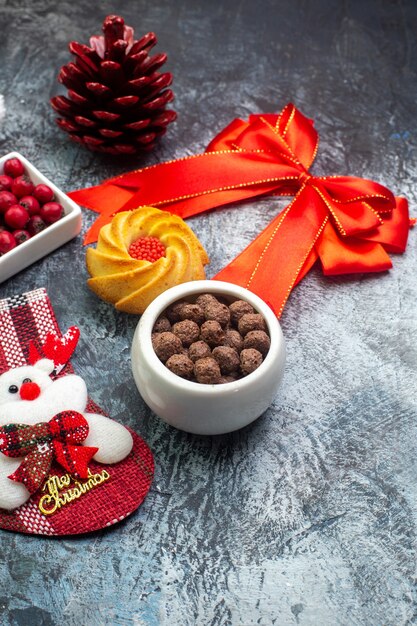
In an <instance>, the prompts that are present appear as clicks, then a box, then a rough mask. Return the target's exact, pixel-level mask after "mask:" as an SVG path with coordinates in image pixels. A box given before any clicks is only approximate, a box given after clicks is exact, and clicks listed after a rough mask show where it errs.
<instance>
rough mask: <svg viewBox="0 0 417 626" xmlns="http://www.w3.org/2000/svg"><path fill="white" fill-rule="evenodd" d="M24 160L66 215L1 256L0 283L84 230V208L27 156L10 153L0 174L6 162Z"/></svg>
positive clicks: (1, 162)
mask: <svg viewBox="0 0 417 626" xmlns="http://www.w3.org/2000/svg"><path fill="white" fill-rule="evenodd" d="M14 158H17V159H20V161H21V162H22V163H23V165H24V167H25V170H26V173H27V174H28V176H29V177H30V179H31V180H32V182H33V183H34V184H35V185H39V184H41V183H43V184H44V185H48V186H49V187H50V188H51V189H52V190H53V192H54V194H55V198H56V201H57V202H59V203H60V204H62V206H63V207H64V211H65V215H64V217H62V218H61V219H60V220H58V221H57V222H55V223H54V224H51V225H50V226H48V227H47V228H45V230H43V231H41V232H40V233H38V234H37V235H35V236H34V237H31V238H30V239H28V240H27V241H25V242H24V243H21V244H20V245H19V246H16V248H13V250H10V251H9V252H6V254H3V256H1V257H0V283H2V282H3V281H4V280H7V279H8V278H10V276H13V275H14V274H17V272H20V270H23V269H24V268H25V267H28V265H31V264H32V263H34V262H35V261H38V260H39V259H40V258H42V257H43V256H45V255H46V254H48V253H49V252H52V250H56V248H59V246H62V245H63V244H64V243H66V242H67V241H69V240H70V239H72V238H73V237H75V236H76V235H78V233H79V232H80V230H81V209H80V207H79V206H78V205H77V204H75V202H73V201H72V200H71V199H70V198H68V196H66V195H65V194H64V192H62V191H61V190H60V189H58V187H57V186H56V185H54V184H53V183H52V182H51V181H50V180H48V179H47V178H46V177H45V176H44V175H43V174H41V173H40V172H39V171H38V170H37V169H36V167H34V166H33V165H32V164H31V163H30V162H29V161H28V160H27V159H25V157H23V156H22V155H21V154H19V153H18V152H9V154H6V155H5V156H4V157H1V158H0V174H3V165H4V162H5V161H7V160H8V159H14Z"/></svg>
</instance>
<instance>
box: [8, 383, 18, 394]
mask: <svg viewBox="0 0 417 626" xmlns="http://www.w3.org/2000/svg"><path fill="white" fill-rule="evenodd" d="M18 391H19V389H18V388H17V387H16V385H10V387H9V393H17V392H18Z"/></svg>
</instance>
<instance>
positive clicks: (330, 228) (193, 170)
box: [69, 104, 414, 317]
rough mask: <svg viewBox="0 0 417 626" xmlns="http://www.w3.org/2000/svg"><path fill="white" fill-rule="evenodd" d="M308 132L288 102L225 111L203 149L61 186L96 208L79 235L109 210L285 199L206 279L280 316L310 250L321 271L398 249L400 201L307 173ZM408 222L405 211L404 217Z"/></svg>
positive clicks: (92, 236)
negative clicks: (80, 185)
mask: <svg viewBox="0 0 417 626" xmlns="http://www.w3.org/2000/svg"><path fill="white" fill-rule="evenodd" d="M317 147H318V134H317V131H316V130H315V129H314V127H313V122H312V120H309V119H307V118H306V117H304V115H302V113H300V112H299V111H298V110H297V109H296V108H295V106H294V105H293V104H288V105H287V106H286V107H285V108H284V109H283V110H282V111H281V113H280V114H279V115H268V114H267V115H252V116H250V118H249V121H248V122H244V121H242V120H239V119H237V120H234V121H233V122H232V123H231V124H230V125H229V126H227V127H226V128H225V129H224V130H223V131H221V132H220V134H219V135H217V137H215V138H214V140H213V141H212V142H211V143H210V145H209V146H208V148H207V151H206V152H205V153H204V154H199V155H196V156H193V157H186V158H184V159H178V160H176V161H168V162H166V163H161V164H160V165H155V166H151V167H148V168H144V169H142V170H137V171H134V172H131V173H128V174H124V175H122V176H118V177H116V178H113V179H110V180H108V181H105V182H104V183H103V184H102V185H99V186H97V187H91V188H88V189H82V190H79V191H75V192H72V193H70V194H69V195H70V196H71V197H72V198H73V200H75V201H76V202H79V203H80V204H83V205H85V206H86V207H88V208H90V209H92V210H94V211H97V212H99V213H101V215H100V217H99V218H98V219H97V220H96V222H95V223H94V224H93V226H92V227H91V228H90V230H89V231H88V233H87V235H86V239H85V243H91V242H93V241H96V240H97V236H98V232H99V230H100V228H101V226H103V225H104V224H106V223H108V222H109V221H110V220H111V217H112V216H113V215H114V214H115V213H116V212H119V211H125V210H129V209H136V208H138V207H140V206H146V205H151V206H157V207H164V208H165V207H166V208H167V209H168V210H169V211H171V212H172V213H175V214H177V215H179V216H181V217H183V218H186V217H189V216H191V215H195V214H197V213H201V212H203V211H206V210H207V209H212V208H214V207H218V206H221V205H224V204H228V203H230V202H236V201H239V200H244V199H247V198H251V197H255V196H261V195H265V194H273V195H295V198H294V199H293V201H292V202H291V204H290V205H289V206H288V207H287V208H286V209H285V210H284V211H283V212H282V213H281V214H280V215H278V216H277V217H276V218H275V219H273V220H272V222H271V223H270V224H269V225H268V226H267V227H266V228H265V230H264V231H263V232H262V233H260V235H258V237H257V238H256V239H255V240H254V241H253V242H252V243H251V244H250V245H249V246H248V247H247V248H246V249H245V250H244V251H243V252H242V253H241V254H240V255H239V256H238V257H237V258H236V259H234V260H233V261H232V262H231V263H230V264H229V265H228V266H227V267H226V268H224V269H223V270H221V271H220V273H219V274H217V275H216V276H215V279H218V280H226V281H230V282H233V283H237V284H239V285H242V286H244V287H247V288H248V289H250V290H251V291H253V292H255V293H257V294H258V295H259V296H260V297H261V298H263V299H264V300H266V301H267V302H268V303H269V304H270V305H271V306H272V308H273V309H274V310H275V312H276V313H277V315H278V317H279V316H280V315H281V313H282V310H283V308H284V305H285V302H286V300H287V298H288V296H289V294H290V292H291V289H292V288H293V286H294V285H295V284H296V283H297V282H299V281H300V280H301V279H302V278H303V277H304V276H305V275H306V274H307V272H308V271H309V270H310V268H311V267H312V265H313V264H314V262H315V261H316V260H317V259H318V258H320V260H321V263H322V266H323V272H324V274H326V275H332V274H348V273H359V272H381V271H384V270H387V269H389V268H390V267H392V263H391V260H390V258H389V256H388V252H399V253H401V252H404V250H405V247H406V244H407V237H408V229H409V225H410V222H409V219H408V204H407V201H406V200H405V198H397V197H395V196H394V195H393V194H392V193H391V191H389V189H387V188H386V187H383V186H382V185H380V184H378V183H375V182H372V181H370V180H365V179H362V178H357V177H353V176H318V177H316V176H312V175H311V174H310V173H309V171H308V170H309V168H310V167H311V165H312V162H313V160H314V158H315V156H316V153H317ZM412 222H414V220H413V221H412Z"/></svg>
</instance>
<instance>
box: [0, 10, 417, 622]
mask: <svg viewBox="0 0 417 626" xmlns="http://www.w3.org/2000/svg"><path fill="white" fill-rule="evenodd" d="M96 5H97V3H93V2H90V1H88V0H71V1H70V0H62V1H61V2H59V3H57V2H52V1H51V0H40V1H38V2H36V3H35V2H30V1H29V0H14V1H11V0H10V1H8V0H0V29H1V31H0V32H1V37H0V60H1V73H0V92H2V93H4V94H5V96H6V105H7V108H8V114H7V118H6V121H5V123H4V124H3V126H2V127H1V128H0V147H1V152H2V154H4V153H6V152H8V151H10V150H13V149H16V150H19V151H21V152H22V153H23V154H24V155H25V156H26V157H28V158H29V159H30V160H32V161H33V162H34V164H35V165H36V166H37V167H38V168H39V169H40V170H41V171H42V172H43V173H45V174H46V175H47V176H48V177H50V178H52V179H53V180H54V181H55V182H56V184H57V185H59V186H60V187H62V188H63V189H64V190H70V189H74V188H78V187H82V186H86V185H89V184H95V183H97V182H99V181H101V180H102V179H104V178H106V177H109V176H112V175H116V174H117V173H119V172H123V171H126V170H128V169H133V167H134V166H136V167H138V166H141V165H148V164H152V163H156V162H158V161H161V160H165V159H171V158H175V157H181V156H184V155H188V154H195V153H197V152H199V151H202V150H203V149H204V147H205V145H206V144H207V143H208V141H209V140H210V139H211V137H212V136H213V133H214V132H215V131H217V130H220V129H221V128H222V127H223V126H224V125H226V124H227V123H228V122H229V121H230V120H231V119H233V118H234V117H237V116H243V117H245V116H247V115H248V114H249V113H251V112H267V111H278V110H279V109H281V108H282V106H284V105H285V104H286V102H288V101H289V100H292V101H294V102H295V103H296V104H297V105H298V106H299V108H300V109H301V110H302V111H303V112H304V113H305V114H306V115H309V116H311V117H313V118H314V119H315V120H316V126H317V128H318V130H319V132H320V136H321V144H320V150H319V154H318V158H317V161H316V165H315V167H314V172H316V173H322V172H323V173H326V174H338V173H341V174H351V175H359V176H364V177H367V178H371V179H375V180H377V181H379V182H381V183H384V184H386V185H387V186H389V187H390V188H391V189H392V190H393V191H395V193H397V194H404V195H406V196H407V197H408V198H409V200H410V204H411V209H412V214H413V212H414V214H415V209H414V206H415V203H416V190H415V183H416V156H417V115H416V113H417V104H416V96H417V85H416V73H417V66H416V55H417V44H416V33H417V4H416V2H415V1H414V0H365V1H362V2H360V1H355V0H344V1H342V0H340V1H337V0H322V1H316V2H314V1H313V0H281V1H278V0H275V1H274V0H269V1H266V0H261V1H259V2H250V1H249V0H242V1H241V2H234V1H230V2H224V3H223V2H220V1H214V2H212V3H208V2H204V1H203V0H198V1H193V0H181V1H175V0H155V1H154V2H145V1H144V0H139V1H137V2H120V3H115V4H112V3H111V2H109V1H108V0H105V1H104V2H101V3H100V8H97V6H96ZM112 12H119V13H121V14H122V15H124V17H125V18H126V21H127V23H128V24H131V25H132V26H134V27H135V29H136V30H137V34H143V33H145V32H148V31H150V30H154V31H155V32H156V33H157V34H158V37H159V42H160V43H159V45H158V51H164V50H165V51H167V52H168V54H169V69H170V70H171V71H172V72H173V73H174V76H175V82H174V90H175V93H176V101H175V108H176V110H177V111H178V113H179V117H178V121H177V122H176V123H175V124H174V125H172V126H171V128H170V130H169V132H168V134H167V136H166V138H164V140H163V142H162V143H161V144H160V145H159V147H158V148H157V150H156V151H155V152H154V153H153V154H151V155H148V156H146V157H145V158H144V159H141V160H133V161H132V160H131V161H124V162H116V161H114V160H113V159H111V158H103V157H99V156H96V155H94V154H91V153H89V152H88V151H85V150H84V149H82V148H79V147H77V146H76V145H75V144H74V145H73V144H72V143H71V142H69V141H68V140H67V139H66V136H65V135H64V133H62V132H61V131H59V129H58V128H57V127H55V125H54V123H53V117H54V116H53V112H52V111H51V109H50V108H49V105H48V100H49V97H50V96H51V95H53V94H55V93H57V91H58V86H57V83H56V80H55V77H56V75H57V72H58V70H59V67H60V66H61V65H62V64H64V63H65V62H67V60H68V59H69V53H68V52H67V50H66V45H67V42H68V41H69V40H71V39H75V40H78V41H81V42H87V41H88V37H89V35H90V34H92V33H98V32H99V30H100V25H101V22H102V19H103V18H104V17H105V15H106V14H108V13H112ZM283 206H284V204H283V203H282V202H281V201H277V200H271V199H269V200H264V201H256V202H253V203H248V204H245V205H240V206H239V207H229V208H227V209H223V210H219V211H217V212H212V213H210V214H207V215H204V216H200V217H198V218H195V219H192V220H189V224H190V225H191V226H192V228H193V229H194V230H195V232H196V233H197V234H198V235H199V237H200V238H201V240H202V242H203V244H204V245H205V246H206V248H207V250H208V252H209V254H210V256H211V259H212V263H211V265H210V266H209V270H208V275H209V277H210V276H213V275H214V274H215V273H216V272H217V271H218V270H219V269H220V268H221V267H223V266H224V265H225V264H226V263H227V262H228V261H229V260H230V259H232V258H233V257H234V256H235V255H236V254H237V253H238V252H239V251H240V250H241V249H242V248H243V247H244V245H245V244H247V243H248V242H249V241H250V240H251V239H252V238H253V236H254V235H255V234H256V233H258V232H259V231H260V230H261V228H262V227H263V226H264V225H266V224H267V223H268V221H269V220H270V219H271V218H272V216H273V215H275V214H276V212H277V211H278V210H279V209H280V208H282V207H283ZM91 222H92V215H91V214H89V213H88V212H85V214H84V230H85V229H86V227H87V225H88V224H90V223H91ZM415 241H416V233H415V232H414V233H412V234H411V238H410V244H409V247H408V250H407V253H406V254H405V255H404V256H402V257H398V256H397V257H396V258H395V259H394V269H393V270H391V271H390V272H389V273H386V274H384V275H381V276H378V277H375V276H359V277H356V278H354V279H351V278H344V279H343V278H342V279H329V278H324V277H323V276H322V275H321V273H320V270H319V269H316V270H313V271H312V272H311V273H310V274H309V276H308V277H307V278H306V279H305V280H304V281H303V282H302V284H301V285H300V286H298V287H297V288H296V290H295V291H294V292H293V294H292V296H291V298H290V300H289V302H288V304H287V307H286V309H285V311H284V315H283V318H282V324H283V330H284V333H285V336H286V339H287V342H288V364H287V368H286V374H285V378H284V382H283V385H282V388H281V391H280V393H279V395H278V396H277V398H276V401H275V403H274V405H273V406H272V407H271V409H270V410H269V411H267V412H266V414H265V415H263V417H262V418H261V419H259V420H258V421H256V422H255V423H254V424H253V425H252V426H250V427H248V428H246V429H244V430H242V431H240V432H237V433H234V434H231V435H228V436H223V437H214V438H199V437H194V436H191V435H187V434H184V433H181V432H178V431H176V430H174V429H172V428H170V427H168V426H166V425H165V424H163V423H161V422H160V421H158V419H157V418H155V417H154V416H153V415H152V414H151V412H150V411H149V410H148V409H147V407H146V406H145V405H144V403H143V402H142V400H141V398H140V397H139V395H138V393H137V392H136V389H135V386H134V383H133V379H132V376H131V373H130V364H129V350H130V342H131V339H132V336H133V332H134V328H135V325H136V323H137V319H136V318H135V317H133V316H128V315H125V314H119V313H116V312H115V311H114V310H113V309H112V308H111V306H109V305H107V304H105V303H104V302H101V301H99V300H98V299H97V298H96V297H95V296H94V295H93V294H92V293H90V292H89V291H88V289H87V287H86V284H85V280H86V270H85V266H84V253H85V250H84V249H83V247H82V245H81V238H77V239H76V240H74V241H72V242H71V243H69V244H67V245H66V246H64V247H63V248H62V249H60V250H59V251H57V252H55V253H53V254H51V255H49V256H48V257H46V258H45V259H43V260H42V261H40V262H38V263H36V264H35V265H33V266H32V267H31V268H29V269H27V270H25V271H24V272H22V273H20V274H19V275H17V276H15V277H14V278H12V279H10V280H9V281H8V282H6V283H3V284H2V285H1V286H0V296H1V297H5V296H10V295H13V294H17V293H20V292H23V291H27V290H29V289H32V288H35V287H41V286H45V287H46V288H47V290H48V293H49V296H50V298H51V300H52V303H53V306H54V309H55V312H56V315H57V317H58V320H59V323H60V325H61V328H62V329H63V330H65V329H66V328H67V327H68V326H69V325H71V324H74V323H75V324H78V325H79V326H80V328H81V331H82V339H81V345H80V347H79V349H78V352H77V354H76V356H75V358H74V360H73V362H74V365H75V367H76V369H77V371H78V373H80V374H82V375H83V376H84V377H85V379H86V380H87V383H88V388H89V391H90V394H91V396H92V397H93V398H94V399H95V400H96V401H97V402H98V403H99V404H100V405H102V406H103V408H105V409H106V410H107V411H108V412H109V413H110V414H111V415H112V416H113V417H115V418H116V419H119V420H120V421H122V422H123V423H125V424H127V425H129V426H131V427H134V428H135V429H136V430H137V431H138V432H139V433H140V434H141V435H142V436H143V437H144V438H145V439H146V440H147V442H148V443H149V445H150V446H151V448H152V449H153V451H154V453H155V458H156V478H155V482H154V484H153V487H152V489H151V491H150V493H149V496H148V498H147V499H146V500H145V502H144V504H143V506H142V507H141V508H140V509H139V511H138V512H137V513H135V514H134V515H132V516H131V517H130V518H129V519H128V520H126V521H125V522H124V523H122V524H120V525H119V526H117V527H114V528H112V529H110V530H108V531H106V532H102V533H97V534H95V535H92V536H88V537H84V538H73V539H63V540H62V539H61V540H51V539H40V538H36V537H24V536H20V535H15V534H8V533H6V532H1V535H0V559H1V564H0V611H1V616H0V621H1V623H2V624H5V625H13V626H14V625H19V626H20V625H22V626H23V625H28V626H37V625H45V626H50V625H56V626H58V625H59V626H61V625H63V624H65V625H68V626H79V625H88V626H90V625H92V626H95V625H102V624H116V625H125V624H126V625H128V624H129V625H130V624H135V625H141V626H148V625H149V626H154V625H162V626H176V625H180V626H188V625H194V624H198V625H204V626H206V625H207V626H226V625H229V624H232V625H236V626H237V625H242V626H251V625H255V624H256V625H260V626H268V625H270V624H276V625H279V626H286V625H297V624H299V625H301V626H307V625H308V626H315V625H317V624H319V625H320V626H330V625H334V624H341V625H346V626H347V625H356V624H358V625H359V624H360V625H366V626H371V625H372V626H373V625H375V626H379V625H382V624H384V625H387V626H388V625H390V626H391V625H392V626H394V625H395V626H397V625H405V624H416V623H417V602H416V591H417V590H416V521H417V485H416V475H417V474H416V469H417V461H416V425H417V416H416V400H417V388H416V369H417V317H416V297H417V280H416V270H415V268H416V257H417V254H416V245H415Z"/></svg>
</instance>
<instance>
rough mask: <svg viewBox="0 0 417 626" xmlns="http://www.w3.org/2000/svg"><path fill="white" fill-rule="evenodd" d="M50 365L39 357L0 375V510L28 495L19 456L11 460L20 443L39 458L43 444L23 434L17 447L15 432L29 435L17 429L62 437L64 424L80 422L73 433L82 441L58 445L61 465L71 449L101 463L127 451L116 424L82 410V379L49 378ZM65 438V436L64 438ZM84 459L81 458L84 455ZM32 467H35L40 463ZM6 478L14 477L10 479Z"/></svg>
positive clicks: (125, 435)
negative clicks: (78, 434)
mask: <svg viewBox="0 0 417 626" xmlns="http://www.w3.org/2000/svg"><path fill="white" fill-rule="evenodd" d="M54 367H55V366H54V362H53V361H52V360H51V359H48V358H41V359H39V360H38V361H37V362H36V363H34V364H33V365H24V366H21V367H16V368H14V369H10V370H8V371H7V372H5V373H4V374H2V375H0V450H3V452H0V508H2V509H6V510H13V509H15V508H17V507H19V506H21V505H22V504H24V503H25V502H26V501H27V500H28V499H29V498H30V496H31V493H33V491H32V492H31V491H30V490H28V488H27V486H25V484H24V483H25V481H24V480H23V482H19V480H20V479H19V478H16V476H18V475H19V471H21V470H19V468H21V467H22V462H23V461H24V456H23V455H22V456H17V454H19V450H21V449H22V450H23V446H24V445H31V446H32V447H31V450H32V452H31V454H39V453H42V445H43V446H45V444H42V443H38V444H36V443H35V444H34V443H33V441H35V440H34V439H33V438H32V440H31V439H30V437H29V436H26V443H25V444H23V443H21V441H22V440H23V439H25V437H23V438H22V437H21V435H19V437H20V439H19V441H20V443H19V444H18V443H17V439H18V434H17V433H18V432H19V433H20V434H21V433H23V434H25V433H31V432H32V431H31V430H30V429H25V428H22V427H21V426H25V425H26V426H29V427H34V426H35V425H37V426H36V428H37V429H38V431H39V428H40V431H42V426H39V425H40V424H46V423H49V424H51V426H50V427H49V426H48V427H47V426H44V427H43V429H44V431H45V432H46V430H47V429H49V430H48V436H49V433H50V432H53V433H55V434H56V437H57V438H59V437H61V438H62V436H63V435H62V432H63V428H64V427H63V426H62V424H64V422H65V424H68V423H69V424H70V425H71V424H73V423H76V418H78V419H79V420H82V427H78V431H77V432H78V433H79V432H80V431H82V433H83V435H82V442H79V441H78V440H77V441H76V443H77V445H75V446H74V445H72V446H66V444H65V443H64V444H61V443H59V446H60V448H59V449H60V450H61V449H62V452H61V453H60V454H61V456H62V458H63V462H64V463H65V462H66V461H65V458H64V457H66V456H68V450H70V452H71V450H74V448H76V449H75V453H77V454H78V455H80V454H81V455H82V453H83V452H87V450H88V451H89V452H88V453H87V457H88V458H90V457H92V459H93V460H94V461H98V462H99V463H105V464H113V463H118V462H119V461H121V460H123V459H124V458H125V457H126V456H127V455H128V454H129V453H130V451H131V450H132V447H133V439H132V436H131V434H130V432H129V431H128V430H127V429H126V428H125V427H124V426H123V425H122V424H119V423H118V422H115V421H114V420H112V419H110V418H108V417H105V416H103V415H99V414H97V413H88V412H86V408H87V403H88V394H87V386H86V384H85V382H84V380H83V379H82V378H81V377H80V376H77V375H76V374H68V375H65V376H62V377H59V378H55V379H53V378H51V374H52V373H53V371H54ZM62 416H64V418H65V419H64V418H63V417H62ZM71 420H75V422H74V421H73V422H71ZM85 422H86V423H87V425H86V424H85ZM15 425H18V426H20V428H17V426H15ZM74 430H76V429H74ZM60 431H61V432H60ZM87 433H88V434H87ZM85 434H87V436H86V437H84V435H85ZM54 436H55V435H54ZM70 437H71V435H70V436H69V440H70ZM27 441H29V444H27ZM39 441H41V439H39ZM19 445H20V446H21V447H19ZM84 447H86V449H85V450H83V448H84ZM57 449H58V446H57ZM69 456H71V454H70V455H69ZM84 457H86V455H85V454H84ZM34 458H35V457H34ZM37 458H41V457H39V456H38V457H37ZM71 461H72V459H69V461H68V463H70V462H71ZM38 463H39V464H40V461H38ZM61 464H62V463H61ZM64 467H65V465H64ZM32 471H33V467H32ZM10 476H14V479H12V478H10Z"/></svg>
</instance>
